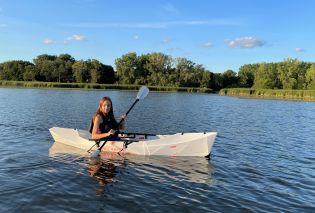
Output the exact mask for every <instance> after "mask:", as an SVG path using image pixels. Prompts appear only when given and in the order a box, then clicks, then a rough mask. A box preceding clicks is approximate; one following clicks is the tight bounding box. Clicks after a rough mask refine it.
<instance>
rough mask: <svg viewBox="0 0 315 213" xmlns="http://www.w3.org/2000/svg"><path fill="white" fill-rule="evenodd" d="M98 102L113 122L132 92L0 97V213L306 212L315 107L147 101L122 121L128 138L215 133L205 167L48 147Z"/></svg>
mask: <svg viewBox="0 0 315 213" xmlns="http://www.w3.org/2000/svg"><path fill="white" fill-rule="evenodd" d="M105 95H106V96H110V97H111V98H112V100H113V102H114V112H115V115H116V116H119V115H120V114H122V113H125V111H126V110H128V108H129V106H130V105H131V104H132V102H133V101H134V98H135V96H136V92H122V91H76V90H75V91H74V90H36V89H5V88H1V89H0V153H1V156H0V210H1V212H92V211H93V212H230V211H231V212H315V103H314V102H295V101H280V100H255V99H239V98H234V97H221V96H216V95H208V94H189V93H153V92H151V93H150V94H149V95H148V97H147V98H146V99H144V100H143V101H141V102H140V103H139V104H138V105H136V107H135V108H134V110H133V111H131V113H130V114H129V117H128V120H127V130H128V131H132V132H147V133H158V134H167V133H176V132H197V131H216V132H218V137H217V139H216V142H215V144H214V147H213V150H212V159H211V160H210V161H208V160H206V159H204V158H199V157H176V158H174V157H173V158H171V157H144V156H117V155H104V156H102V161H100V162H91V161H90V159H89V157H88V155H87V153H86V152H85V151H84V150H76V149H74V148H71V147H67V146H64V145H60V144H57V143H56V144H54V143H53V139H52V137H51V136H50V134H49V131H48V129H49V128H51V127H53V126H59V127H70V128H81V129H86V128H87V127H88V125H89V122H90V119H91V116H92V114H93V113H94V111H95V110H96V109H97V104H98V100H99V99H100V98H101V97H102V96H105Z"/></svg>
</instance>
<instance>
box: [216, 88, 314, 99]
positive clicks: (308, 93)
mask: <svg viewBox="0 0 315 213" xmlns="http://www.w3.org/2000/svg"><path fill="white" fill-rule="evenodd" d="M219 94H220V95H230V96H245V97H253V98H266V99H288V100H305V101H315V90H282V89H279V90H272V89H248V88H230V89H221V90H220V92H219Z"/></svg>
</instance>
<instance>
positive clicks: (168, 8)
mask: <svg viewBox="0 0 315 213" xmlns="http://www.w3.org/2000/svg"><path fill="white" fill-rule="evenodd" d="M162 8H163V9H164V10H165V11H166V12H169V13H173V14H179V10H178V9H177V8H175V7H174V5H172V4H169V3H167V4H165V5H163V6H162Z"/></svg>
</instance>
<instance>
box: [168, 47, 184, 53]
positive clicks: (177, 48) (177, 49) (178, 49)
mask: <svg viewBox="0 0 315 213" xmlns="http://www.w3.org/2000/svg"><path fill="white" fill-rule="evenodd" d="M181 50H182V49H181V48H179V47H173V48H170V49H168V51H169V52H177V51H181Z"/></svg>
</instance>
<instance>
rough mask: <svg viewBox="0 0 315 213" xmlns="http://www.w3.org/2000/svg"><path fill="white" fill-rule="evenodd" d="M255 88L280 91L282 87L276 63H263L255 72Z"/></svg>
mask: <svg viewBox="0 0 315 213" xmlns="http://www.w3.org/2000/svg"><path fill="white" fill-rule="evenodd" d="M253 87H254V88H257V89H278V88H279V87H281V83H280V80H279V79H278V74H277V65H276V64H274V63H262V64H260V65H259V67H258V70H257V71H256V72H255V81H254V86H253Z"/></svg>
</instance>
